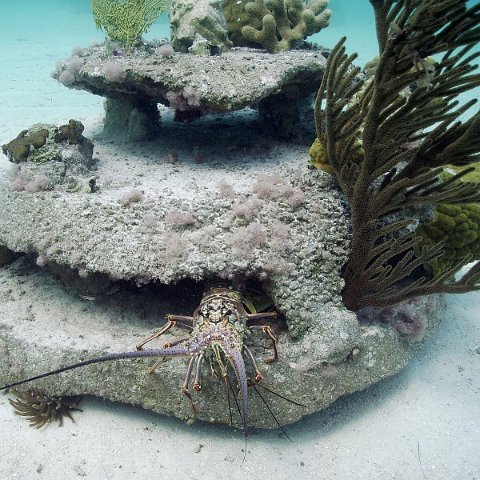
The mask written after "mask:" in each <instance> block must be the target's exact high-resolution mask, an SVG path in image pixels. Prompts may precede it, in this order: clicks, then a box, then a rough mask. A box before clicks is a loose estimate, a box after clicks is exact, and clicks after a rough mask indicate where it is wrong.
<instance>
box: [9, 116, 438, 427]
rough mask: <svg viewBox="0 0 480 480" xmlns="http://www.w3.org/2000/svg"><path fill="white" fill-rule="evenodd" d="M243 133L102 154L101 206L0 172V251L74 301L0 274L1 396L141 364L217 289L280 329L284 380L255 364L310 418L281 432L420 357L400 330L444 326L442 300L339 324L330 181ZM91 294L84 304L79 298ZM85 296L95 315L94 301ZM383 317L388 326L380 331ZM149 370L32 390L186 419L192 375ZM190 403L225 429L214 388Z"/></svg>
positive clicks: (241, 126) (338, 217)
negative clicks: (57, 374)
mask: <svg viewBox="0 0 480 480" xmlns="http://www.w3.org/2000/svg"><path fill="white" fill-rule="evenodd" d="M250 116H251V117H255V114H254V113H253V112H252V113H251V114H250ZM246 117H248V115H244V116H242V117H241V118H240V119H239V118H238V115H237V116H235V115H232V116H231V117H229V118H225V117H219V118H217V119H216V120H215V119H209V120H208V121H207V120H200V121H197V122H196V123H195V125H194V126H193V125H188V126H187V125H179V124H178V123H174V122H165V126H164V127H165V128H164V130H163V136H162V137H161V138H159V139H158V141H157V142H151V143H144V144H135V146H134V145H133V144H131V145H124V146H122V148H119V147H118V146H117V147H115V148H114V149H113V150H112V145H111V144H109V143H105V142H102V140H101V139H96V143H95V145H96V148H95V152H94V153H95V156H96V157H97V158H98V162H97V165H96V167H97V170H96V177H97V186H98V190H97V191H96V192H95V193H86V192H82V191H79V192H65V191H45V192H37V193H30V192H16V191H11V189H10V185H9V182H8V173H9V171H10V170H11V169H12V165H11V164H10V163H9V162H8V161H7V160H6V159H5V160H3V161H0V169H1V173H2V176H1V178H2V182H1V184H0V204H1V205H2V208H1V209H0V244H1V245H4V246H6V247H8V248H9V249H10V250H13V251H17V252H28V253H30V254H31V256H32V257H33V258H34V259H36V262H37V264H39V265H46V266H48V265H53V264H55V265H56V268H55V269H54V271H57V272H58V271H59V270H58V268H60V272H61V270H62V268H63V270H64V272H63V274H62V277H63V279H64V281H66V282H67V283H68V286H69V288H68V289H65V288H64V287H63V286H62V285H61V284H59V283H56V282H55V281H54V280H53V279H52V278H51V277H50V276H49V274H48V273H47V272H48V270H47V269H45V271H42V270H38V269H35V268H32V267H31V266H29V265H28V264H26V263H24V260H20V261H17V262H15V263H14V264H12V265H11V266H7V267H6V268H5V269H4V270H2V271H1V279H0V296H1V298H2V303H3V308H2V312H1V314H0V340H1V342H0V343H1V345H0V349H1V351H2V359H4V360H2V362H0V379H1V381H2V382H3V381H5V382H6V381H9V380H12V379H18V378H20V377H24V376H28V375H31V374H35V373H38V372H41V371H44V370H48V369H51V368H55V367H58V366H59V365H62V364H65V363H68V362H72V361H76V360H79V359H85V358H88V357H91V356H94V355H98V354H102V353H106V352H107V351H109V352H113V351H124V350H131V349H133V348H134V345H135V344H136V343H138V341H139V340H141V339H143V338H145V337H147V336H148V335H149V334H150V333H151V332H152V330H154V329H156V328H158V327H159V326H161V325H162V322H163V315H164V314H166V313H178V314H180V313H183V314H190V313H191V312H192V311H193V309H194V307H195V306H196V303H198V299H199V297H198V294H194V293H195V289H198V288H201V281H202V280H203V279H208V278H212V277H217V278H224V279H228V280H231V281H232V282H234V283H235V284H236V285H237V284H240V285H241V284H243V285H245V284H246V285H248V284H249V283H250V282H253V283H257V284H259V283H260V284H261V285H262V286H263V288H264V289H265V290H266V291H267V292H268V293H269V294H270V296H271V298H272V299H273V301H274V304H275V306H276V308H277V309H278V310H279V311H280V312H281V314H282V315H283V316H284V317H285V319H286V324H287V326H288V331H285V330H281V331H280V332H279V350H280V356H281V360H280V362H279V363H278V364H271V365H267V364H264V363H263V362H262V361H261V357H262V356H263V355H268V354H269V352H267V351H266V349H267V348H268V346H269V344H268V342H266V341H265V339H263V337H262V336H261V335H260V336H257V335H256V334H255V335H252V338H251V339H250V340H251V343H252V344H253V345H254V346H253V350H254V352H255V355H256V356H257V357H258V358H259V359H260V360H259V363H260V367H261V370H262V372H263V373H264V376H265V384H266V385H268V386H270V387H272V388H274V389H275V390H276V391H279V392H281V393H283V394H285V395H287V396H288V397H291V398H293V399H296V400H298V401H300V402H301V403H303V404H305V405H306V407H305V408H300V407H298V406H295V405H292V404H290V403H286V402H285V401H283V400H280V399H278V398H276V397H271V398H270V400H269V401H270V402H271V404H272V406H273V407H274V411H275V412H276V413H278V416H279V418H281V421H282V422H284V423H288V422H291V421H294V420H296V419H298V418H299V417H301V416H303V415H305V414H306V413H309V412H312V411H315V410H318V409H321V408H324V407H326V406H327V405H328V404H330V403H331V402H332V401H334V400H335V399H336V398H338V397H339V396H341V395H344V394H347V393H351V392H354V391H356V390H359V389H363V388H366V387H368V386H369V385H371V384H372V383H374V382H376V381H378V380H380V379H382V378H385V377H387V376H389V375H392V374H394V373H396V372H397V371H399V370H400V369H401V368H402V367H403V366H404V365H405V364H406V362H407V361H408V358H409V357H410V356H411V354H412V353H413V350H412V347H411V345H410V343H409V342H408V341H407V339H408V338H412V336H411V335H410V334H409V329H408V328H407V327H408V326H409V324H410V323H415V324H422V325H421V327H422V329H421V330H422V332H423V331H425V329H427V330H428V327H429V326H431V325H433V324H434V323H435V322H436V320H437V319H438V317H437V315H438V313H439V312H440V310H439V308H438V299H435V298H427V299H425V300H422V301H420V302H418V303H415V302H414V303H413V304H411V306H410V307H408V308H404V309H403V310H400V311H399V312H400V313H398V314H397V313H395V312H396V310H392V311H391V312H388V315H382V313H381V312H380V313H379V312H370V313H369V314H368V315H367V314H366V315H365V316H364V318H362V319H361V321H359V319H357V317H356V316H355V315H354V314H353V313H351V312H347V311H345V309H344V308H343V307H342V305H341V302H340V296H339V293H340V291H341V288H342V282H341V279H340V275H339V272H340V268H341V266H342V265H343V264H344V262H345V260H346V256H347V254H348V231H349V225H348V213H347V212H346V209H345V205H344V204H343V202H342V199H341V197H340V195H339V193H338V190H337V188H336V185H335V182H334V180H333V178H332V177H331V176H330V175H328V174H326V173H325V172H320V171H310V170H308V169H307V168H306V166H307V164H308V154H307V152H306V148H304V147H301V146H292V145H287V144H283V143H280V142H279V143H276V142H274V141H272V140H271V139H265V138H263V137H261V136H259V135H258V134H256V132H257V131H258V129H257V128H256V124H255V122H254V121H253V124H252V120H251V119H249V118H246ZM214 135H215V138H216V142H215V143H214V144H212V142H211V141H210V139H211V138H212V137H213V136H214ZM68 268H71V269H73V270H74V272H73V273H72V274H71V275H70V276H69V275H67V274H65V272H68V271H69V270H68ZM75 272H78V275H76V276H75V274H74V273H75ZM82 278H83V279H85V284H86V285H88V287H89V288H87V289H82V288H81V287H79V283H80V284H81V281H80V279H82ZM184 279H186V280H184ZM188 279H189V280H188ZM112 280H114V281H117V283H116V284H114V285H113V286H114V287H116V288H113V289H112V288H111V287H112V284H111V281H112ZM154 282H156V284H154ZM185 282H186V283H185ZM188 282H190V283H188ZM194 282H198V284H197V283H194ZM160 283H161V284H176V286H175V285H174V286H172V287H170V288H169V289H166V287H161V286H159V284H160ZM135 284H136V286H135ZM192 284H193V285H194V287H192V286H191V285H192ZM75 292H77V293H75ZM115 292H116V293H115ZM192 292H193V294H192ZM78 293H81V294H83V295H88V297H83V298H82V297H80V296H79V295H78ZM107 293H110V294H111V295H106V294H107ZM92 295H93V296H95V297H98V299H97V300H96V301H88V300H86V299H85V298H92ZM390 317H391V318H394V319H395V323H394V324H392V325H390V324H389V323H385V322H388V319H389V318H390ZM378 320H380V321H381V322H383V323H379V322H378ZM416 331H420V330H419V329H417V330H416ZM400 332H402V333H400ZM180 335H183V334H182V333H180ZM168 338H169V337H165V340H163V339H162V340H161V341H160V342H159V344H160V345H161V344H162V343H163V341H166V340H167V339H168ZM170 338H171V337H170ZM415 340H418V336H416V337H415ZM144 363H145V362H141V361H132V362H128V361H123V362H120V363H117V364H103V365H100V366H96V367H95V366H91V367H88V368H86V369H84V371H82V372H80V371H77V372H75V373H73V372H72V373H70V374H68V375H65V376H62V377H61V378H57V379H49V380H45V381H42V382H39V386H41V387H42V388H45V389H47V390H48V391H49V392H50V393H56V394H60V393H71V394H73V393H91V394H94V395H99V396H104V397H107V398H110V399H114V400H121V401H124V402H131V403H138V404H141V405H143V406H145V407H146V408H150V409H152V410H155V411H158V412H163V413H168V414H173V415H177V416H179V417H181V418H188V417H190V416H191V415H192V413H191V409H190V406H189V405H188V402H184V401H183V399H182V398H181V395H180V393H179V386H180V384H181V382H182V380H183V377H184V371H185V361H184V360H172V361H167V362H164V363H162V364H161V367H160V369H159V371H158V373H157V374H156V375H154V376H149V375H148V374H146V372H145V366H144ZM206 377H208V376H207V375H206ZM196 402H197V403H198V406H199V409H200V411H199V414H198V416H199V417H200V418H202V419H205V420H212V421H220V422H227V421H228V408H227V405H226V400H225V391H224V387H223V384H222V383H221V382H220V383H218V382H215V381H214V380H212V379H210V378H209V377H208V378H206V379H205V380H204V388H203V392H202V394H200V395H196ZM251 402H252V405H253V406H252V408H251V410H252V415H251V422H250V423H251V424H252V425H259V426H265V427H272V426H275V423H274V421H273V419H272V418H271V417H270V416H269V415H268V413H267V412H266V411H265V409H264V407H262V405H261V403H260V402H259V400H258V398H256V397H255V396H254V395H251Z"/></svg>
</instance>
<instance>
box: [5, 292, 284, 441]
mask: <svg viewBox="0 0 480 480" xmlns="http://www.w3.org/2000/svg"><path fill="white" fill-rule="evenodd" d="M242 298H243V297H242V295H241V294H240V293H239V292H237V291H235V290H233V289H231V288H228V287H226V286H224V285H220V286H219V285H214V286H211V287H209V288H207V289H206V290H205V291H204V293H203V296H202V299H201V301H200V305H199V306H198V307H197V308H196V310H195V311H194V313H193V316H182V315H167V316H166V320H167V323H166V324H165V326H163V327H162V328H161V329H160V330H158V331H157V332H155V333H154V334H153V335H151V336H150V337H148V338H147V339H145V340H144V341H143V342H141V343H140V344H138V345H137V351H130V352H120V353H112V354H110V355H105V356H102V357H97V358H91V359H89V360H85V361H83V362H79V363H74V364H71V365H67V366H65V367H61V368H58V369H56V370H52V371H50V372H46V373H42V374H40V375H35V376H34V377H30V378H26V379H24V380H20V381H18V382H14V383H11V384H8V385H4V386H2V387H0V390H6V389H8V388H11V387H14V386H17V385H22V384H24V383H28V382H32V381H34V380H38V379H40V378H44V377H49V376H51V375H57V374H59V373H61V372H65V371H67V370H72V369H74V368H79V367H83V366H85V365H90V364H92V363H101V362H108V361H112V360H122V359H127V358H139V357H161V358H160V359H159V360H158V361H157V362H156V363H155V364H154V365H153V366H152V367H151V368H150V372H153V371H154V370H155V368H156V367H157V366H158V364H159V363H160V362H161V361H162V359H163V358H164V357H176V356H186V357H190V361H189V363H188V367H187V372H186V375H185V380H184V382H183V385H182V393H183V395H185V396H186V397H187V398H188V399H189V400H190V402H191V405H192V409H193V410H194V411H195V406H194V404H193V400H192V396H191V395H190V393H189V385H190V380H191V376H192V372H193V369H195V379H194V383H193V388H194V389H195V390H196V391H200V390H201V370H202V364H203V362H204V360H209V361H210V362H212V363H214V362H216V363H217V365H218V366H219V367H220V371H221V372H222V375H223V376H224V377H226V375H227V373H226V367H225V364H224V363H223V358H222V355H223V356H224V358H226V360H227V361H228V362H229V363H230V364H231V365H232V367H233V369H234V371H235V375H236V377H237V381H238V386H239V389H240V394H241V398H242V415H241V417H242V421H243V429H244V433H245V436H247V432H248V399H247V389H248V377H247V371H246V367H245V362H244V360H243V357H244V356H245V357H246V358H247V359H248V360H249V361H250V363H251V364H252V366H253V368H254V372H255V377H254V380H253V383H254V385H255V384H257V383H258V382H260V381H261V380H262V374H261V372H260V370H259V369H258V367H257V364H256V362H255V358H254V356H253V354H252V352H251V351H250V349H249V348H248V347H247V346H246V344H245V343H246V337H247V333H248V331H249V330H261V331H263V332H264V333H265V334H266V335H267V336H268V337H269V338H270V339H271V340H272V344H273V353H274V354H273V357H272V358H270V359H267V360H265V361H266V362H274V361H277V360H278V352H277V340H276V338H275V336H274V334H273V332H272V329H271V327H270V326H269V325H266V324H263V325H254V324H253V323H254V322H264V321H268V320H273V319H275V318H276V316H277V314H276V313H275V312H264V313H247V310H246V308H245V306H244V302H243V299H242ZM174 326H178V327H182V328H186V329H188V330H190V331H191V334H190V336H189V337H186V338H182V339H180V340H176V341H174V342H171V343H167V344H165V345H164V346H163V348H155V349H148V350H143V347H144V345H145V344H147V343H148V342H150V341H151V340H154V339H155V338H158V337H160V336H161V335H163V334H164V333H165V332H167V331H168V330H170V329H171V328H172V327H174Z"/></svg>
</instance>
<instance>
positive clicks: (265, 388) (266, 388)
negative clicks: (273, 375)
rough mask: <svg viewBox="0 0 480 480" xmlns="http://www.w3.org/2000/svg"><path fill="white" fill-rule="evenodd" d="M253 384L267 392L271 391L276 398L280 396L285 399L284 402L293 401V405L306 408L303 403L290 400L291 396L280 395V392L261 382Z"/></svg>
mask: <svg viewBox="0 0 480 480" xmlns="http://www.w3.org/2000/svg"><path fill="white" fill-rule="evenodd" d="M255 386H257V387H260V388H263V389H264V390H266V391H267V392H268V393H271V394H272V395H276V396H277V397H278V398H281V399H282V400H285V401H286V402H289V403H293V405H296V406H297V407H303V408H307V406H306V405H304V404H303V403H300V402H296V401H295V400H292V399H291V398H288V397H285V396H284V395H281V394H280V393H278V392H276V391H275V390H271V389H270V388H268V387H266V386H265V385H262V384H261V383H257V384H256V385H255Z"/></svg>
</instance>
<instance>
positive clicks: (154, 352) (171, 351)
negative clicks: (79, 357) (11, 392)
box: [0, 347, 186, 391]
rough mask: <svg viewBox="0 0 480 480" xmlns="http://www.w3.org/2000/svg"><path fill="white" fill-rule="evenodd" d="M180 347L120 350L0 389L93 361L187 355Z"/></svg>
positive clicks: (4, 386) (9, 385)
mask: <svg viewBox="0 0 480 480" xmlns="http://www.w3.org/2000/svg"><path fill="white" fill-rule="evenodd" d="M181 350H183V349H180V348H178V347H169V348H159V349H151V350H138V351H133V352H120V353H112V354H110V355H104V356H102V357H96V358H91V359H90V360H84V361H83V362H78V363H73V364H71V365H66V366H65V367H61V368H57V369H56V370H51V371H50V372H46V373H41V374H40V375H35V376H34V377H29V378H25V379H24V380H20V381H18V382H14V383H9V384H6V385H3V386H2V387H0V391H2V390H7V389H9V388H11V387H16V386H17V385H23V384H24V383H29V382H33V381H34V380H38V379H40V378H45V377H50V376H51V375H57V374H59V373H62V372H66V371H67V370H73V369H74V368H80V367H84V366H86V365H90V364H92V363H101V362H110V361H114V360H123V359H126V358H141V357H168V356H174V355H186V353H183V351H182V353H180V351H181Z"/></svg>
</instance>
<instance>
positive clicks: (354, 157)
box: [308, 138, 365, 173]
mask: <svg viewBox="0 0 480 480" xmlns="http://www.w3.org/2000/svg"><path fill="white" fill-rule="evenodd" d="M308 154H309V155H310V165H311V167H313V168H316V169H317V170H324V171H325V172H328V173H335V170H334V169H333V167H332V166H331V165H330V162H329V161H328V152H327V147H326V142H325V139H322V140H320V139H318V138H316V139H315V141H314V142H313V144H312V146H311V147H310V149H309V150H308ZM364 155H365V152H364V150H363V148H362V144H361V142H360V141H359V140H355V141H354V144H353V146H352V151H351V154H350V158H349V161H350V162H351V163H352V164H357V165H359V164H360V163H361V162H362V161H363V158H364Z"/></svg>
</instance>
